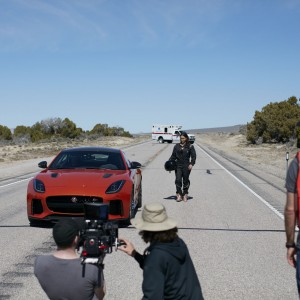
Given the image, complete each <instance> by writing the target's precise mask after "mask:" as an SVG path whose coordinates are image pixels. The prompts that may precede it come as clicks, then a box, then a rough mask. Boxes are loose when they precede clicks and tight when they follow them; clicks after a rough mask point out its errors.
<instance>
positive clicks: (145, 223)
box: [130, 203, 177, 231]
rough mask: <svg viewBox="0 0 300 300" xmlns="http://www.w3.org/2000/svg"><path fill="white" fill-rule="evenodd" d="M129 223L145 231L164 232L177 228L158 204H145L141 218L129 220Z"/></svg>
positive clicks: (164, 209) (163, 208)
mask: <svg viewBox="0 0 300 300" xmlns="http://www.w3.org/2000/svg"><path fill="white" fill-rule="evenodd" d="M130 222H131V224H132V225H133V226H134V227H136V228H137V229H140V230H146V231H165V230H169V229H172V228H175V227H176V226H177V223H176V221H175V220H173V219H171V218H168V216H167V212H166V208H165V207H164V206H163V205H162V204H160V203H150V204H146V205H145V206H144V209H143V211H142V216H141V218H134V219H131V220H130Z"/></svg>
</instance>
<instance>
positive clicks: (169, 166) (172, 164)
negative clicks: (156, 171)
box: [165, 160, 176, 172]
mask: <svg viewBox="0 0 300 300" xmlns="http://www.w3.org/2000/svg"><path fill="white" fill-rule="evenodd" d="M175 169H176V161H175V160H167V161H166V162H165V170H166V171H169V172H171V171H174V170H175Z"/></svg>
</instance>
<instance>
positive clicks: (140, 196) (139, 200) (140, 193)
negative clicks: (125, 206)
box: [137, 182, 143, 208]
mask: <svg viewBox="0 0 300 300" xmlns="http://www.w3.org/2000/svg"><path fill="white" fill-rule="evenodd" d="M142 198H143V194H142V182H141V186H140V190H139V199H138V204H137V208H141V207H142V205H143V200H142Z"/></svg>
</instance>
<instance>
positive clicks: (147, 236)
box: [139, 227, 178, 243]
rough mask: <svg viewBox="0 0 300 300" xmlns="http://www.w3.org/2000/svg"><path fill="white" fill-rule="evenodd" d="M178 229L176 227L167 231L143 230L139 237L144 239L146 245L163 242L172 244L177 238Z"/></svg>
mask: <svg viewBox="0 0 300 300" xmlns="http://www.w3.org/2000/svg"><path fill="white" fill-rule="evenodd" d="M177 232H178V228H177V227H174V228H172V229H169V230H165V231H146V230H142V231H140V232H139V235H140V236H141V237H142V239H143V240H144V242H145V243H149V242H150V243H152V242H154V241H156V242H162V243H170V242H173V241H174V240H175V239H176V238H178V235H177Z"/></svg>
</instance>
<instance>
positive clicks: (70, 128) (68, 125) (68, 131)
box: [60, 118, 83, 139]
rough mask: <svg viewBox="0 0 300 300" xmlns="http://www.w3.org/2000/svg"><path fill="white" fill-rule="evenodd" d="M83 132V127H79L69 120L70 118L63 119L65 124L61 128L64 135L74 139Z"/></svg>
mask: <svg viewBox="0 0 300 300" xmlns="http://www.w3.org/2000/svg"><path fill="white" fill-rule="evenodd" d="M82 132H83V130H82V129H81V128H77V127H76V124H75V123H74V122H72V121H71V120H69V119H68V118H65V119H64V121H63V126H62V128H61V131H60V134H61V135H62V136H63V137H66V138H71V139H74V138H76V137H78V136H80V134H81V133H82Z"/></svg>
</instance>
